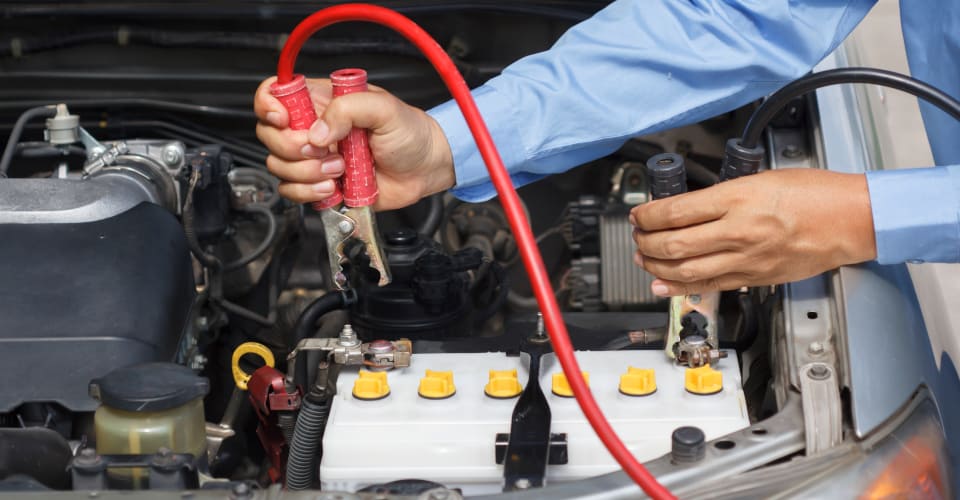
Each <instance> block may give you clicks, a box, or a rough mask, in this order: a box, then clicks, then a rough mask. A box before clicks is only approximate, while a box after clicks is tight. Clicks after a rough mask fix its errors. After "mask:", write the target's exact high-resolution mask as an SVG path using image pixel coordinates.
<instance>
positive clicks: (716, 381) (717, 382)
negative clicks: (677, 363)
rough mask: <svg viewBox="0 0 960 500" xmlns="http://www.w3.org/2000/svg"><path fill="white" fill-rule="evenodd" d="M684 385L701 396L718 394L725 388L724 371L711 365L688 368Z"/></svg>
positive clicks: (689, 390)
mask: <svg viewBox="0 0 960 500" xmlns="http://www.w3.org/2000/svg"><path fill="white" fill-rule="evenodd" d="M684 387H686V389H687V391H688V392H690V393H692V394H697V395H700V396H707V395H710V394H716V393H718V392H720V391H722V390H723V373H721V372H720V371H718V370H714V369H713V368H710V365H704V366H701V367H699V368H687V372H686V374H685V375H684Z"/></svg>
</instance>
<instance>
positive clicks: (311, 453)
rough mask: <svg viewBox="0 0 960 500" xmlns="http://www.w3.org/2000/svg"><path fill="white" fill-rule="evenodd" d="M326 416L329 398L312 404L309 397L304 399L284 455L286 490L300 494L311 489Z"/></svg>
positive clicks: (327, 415) (328, 414)
mask: <svg viewBox="0 0 960 500" xmlns="http://www.w3.org/2000/svg"><path fill="white" fill-rule="evenodd" d="M329 417H330V400H329V399H323V400H320V401H313V400H311V398H309V397H308V398H304V400H303V403H302V404H301V405H300V413H299V415H298V416H297V424H296V425H295V426H294V428H293V438H292V439H291V440H290V453H289V455H287V478H286V479H287V489H288V490H290V491H303V490H308V489H310V488H312V487H313V482H314V479H315V477H316V475H315V474H314V469H316V456H317V451H318V450H319V448H320V441H321V440H322V439H323V431H324V428H325V427H326V426H327V418H329Z"/></svg>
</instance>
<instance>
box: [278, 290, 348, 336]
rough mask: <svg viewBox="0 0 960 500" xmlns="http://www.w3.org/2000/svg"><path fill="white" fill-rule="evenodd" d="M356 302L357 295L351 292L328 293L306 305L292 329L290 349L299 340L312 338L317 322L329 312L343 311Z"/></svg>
mask: <svg viewBox="0 0 960 500" xmlns="http://www.w3.org/2000/svg"><path fill="white" fill-rule="evenodd" d="M356 301H357V293H356V292H354V291H353V290H344V291H340V292H329V293H326V294H324V295H321V296H320V297H318V298H317V299H315V300H314V301H313V302H311V303H310V305H308V306H307V307H306V308H305V309H304V310H303V312H302V313H300V317H299V318H297V324H296V325H294V327H293V342H292V343H291V345H290V348H291V349H292V348H295V347H296V346H297V344H299V343H300V341H301V340H303V339H305V338H308V337H312V336H313V332H314V329H315V328H316V327H317V321H320V318H321V317H323V315H325V314H327V313H328V312H330V311H336V310H338V309H344V308H346V307H347V306H349V305H351V304H353V303H354V302H356Z"/></svg>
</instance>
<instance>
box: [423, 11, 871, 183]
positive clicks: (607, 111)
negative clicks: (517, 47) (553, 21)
mask: <svg viewBox="0 0 960 500" xmlns="http://www.w3.org/2000/svg"><path fill="white" fill-rule="evenodd" d="M820 3H821V4H822V3H823V2H820ZM828 3H829V5H826V6H824V5H817V6H810V5H809V3H803V2H801V3H799V4H798V5H793V2H789V1H787V0H777V1H773V0H763V1H759V0H758V1H755V2H747V1H741V2H724V1H720V0H713V1H700V2H676V1H672V0H647V1H627V0H620V1H618V2H614V3H613V4H611V5H610V6H608V7H607V8H605V9H604V10H603V11H601V12H599V13H598V14H597V15H595V16H594V17H592V18H591V19H589V20H587V21H585V22H583V23H581V24H579V25H577V26H575V27H574V28H572V29H571V30H570V31H568V32H567V33H566V34H565V35H564V36H563V37H561V39H560V40H559V41H558V42H557V43H556V45H555V46H554V47H553V48H551V49H550V50H548V51H546V52H542V53H540V54H535V55H532V56H529V57H527V58H524V59H521V60H520V61H518V62H516V63H514V64H513V65H511V66H510V67H508V68H507V69H505V70H504V72H503V74H502V75H501V76H499V77H497V78H494V79H492V80H491V81H489V82H488V83H487V84H485V85H484V86H482V87H480V88H478V89H476V90H475V91H474V95H475V96H476V98H477V102H478V105H479V106H480V109H481V112H482V114H483V115H484V117H485V119H486V120H487V122H488V125H489V126H490V128H491V131H492V133H493V136H494V141H495V142H496V143H497V146H498V147H499V149H500V151H501V154H502V156H503V158H504V161H505V163H506V165H507V168H508V169H509V170H510V171H511V173H512V174H513V176H514V181H515V183H517V184H523V183H526V182H530V181H532V180H535V179H537V178H539V177H541V176H543V175H545V174H549V173H555V172H559V171H564V170H566V169H568V168H571V167H573V166H576V165H579V164H582V163H584V162H587V161H589V160H592V159H595V158H598V157H601V156H603V155H606V154H609V153H610V152H612V151H614V150H616V149H617V148H618V147H619V146H620V145H622V144H623V142H624V141H626V140H627V139H629V138H630V137H635V136H638V135H643V134H648V133H652V132H656V131H659V130H664V129H669V128H674V127H679V126H683V125H686V124H690V123H696V122H698V121H701V120H703V119H706V118H709V117H712V116H715V115H718V114H721V113H723V112H726V111H729V110H731V109H735V108H737V107H739V106H742V105H744V104H746V103H748V102H750V101H752V100H755V99H757V98H759V97H761V96H763V95H765V94H767V93H769V92H771V91H773V90H775V89H777V88H779V87H780V86H782V85H783V84H785V83H786V82H788V81H790V80H793V79H795V78H797V77H798V76H800V75H802V74H804V73H806V72H808V71H809V70H810V68H811V67H812V66H813V65H814V64H816V63H817V62H818V61H819V60H820V59H822V58H823V57H824V56H825V55H826V54H827V53H829V52H830V51H831V50H832V49H833V48H834V47H835V46H836V45H837V44H838V43H839V42H840V41H841V40H842V39H843V38H844V37H845V36H846V34H847V33H848V32H849V31H850V30H852V29H853V27H854V26H855V25H856V24H857V22H859V20H860V19H861V18H862V17H863V15H865V14H866V12H867V11H868V10H869V8H870V6H872V4H873V0H849V1H835V2H828ZM430 113H431V115H433V116H434V117H435V118H436V119H437V121H438V122H439V123H440V125H441V127H442V128H443V130H444V132H445V133H446V134H447V140H448V142H449V144H450V147H451V150H452V152H453V160H454V166H455V167H456V174H457V190H456V191H455V194H457V195H458V196H460V197H462V198H465V199H468V200H479V199H484V198H489V197H490V196H492V194H493V192H492V189H491V188H490V186H489V184H488V183H487V182H486V173H485V170H484V168H483V164H482V161H481V159H480V157H479V155H478V154H477V152H476V148H475V147H474V144H473V140H472V138H471V137H470V135H469V133H468V132H467V129H466V126H465V124H464V123H463V120H462V118H461V117H460V115H459V111H458V110H457V109H456V108H455V106H454V105H453V104H452V103H447V104H444V105H442V106H440V107H438V108H435V109H434V110H432V111H431V112H430Z"/></svg>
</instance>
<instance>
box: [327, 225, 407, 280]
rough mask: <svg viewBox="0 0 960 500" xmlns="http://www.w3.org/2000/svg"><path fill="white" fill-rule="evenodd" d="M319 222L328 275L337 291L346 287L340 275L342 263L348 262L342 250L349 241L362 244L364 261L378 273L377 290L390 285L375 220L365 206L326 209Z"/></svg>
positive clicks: (343, 275) (342, 274) (343, 278)
mask: <svg viewBox="0 0 960 500" xmlns="http://www.w3.org/2000/svg"><path fill="white" fill-rule="evenodd" d="M320 220H321V221H323V230H324V234H325V236H326V242H327V256H328V259H329V261H330V271H331V273H332V275H333V282H334V285H335V286H336V287H337V289H339V290H344V289H346V288H347V287H348V286H347V285H348V282H347V277H346V275H345V274H344V273H343V263H344V262H346V261H347V260H348V259H347V257H346V254H345V249H346V244H347V242H348V241H350V240H351V239H356V240H359V241H360V242H362V243H363V246H364V248H365V249H366V252H367V257H368V258H369V259H370V267H372V268H374V269H376V270H377V272H378V273H380V280H379V281H378V283H377V284H378V285H380V286H386V285H389V284H390V279H391V277H390V268H389V267H388V266H387V259H386V255H385V254H384V252H383V246H382V245H381V244H380V232H379V231H378V230H377V219H376V216H375V215H374V213H373V210H372V209H371V208H370V207H369V206H366V207H352V208H344V209H343V210H337V209H335V208H327V209H324V210H321V211H320Z"/></svg>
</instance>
